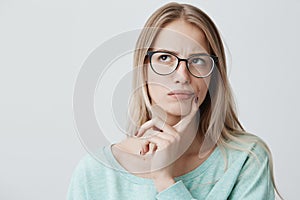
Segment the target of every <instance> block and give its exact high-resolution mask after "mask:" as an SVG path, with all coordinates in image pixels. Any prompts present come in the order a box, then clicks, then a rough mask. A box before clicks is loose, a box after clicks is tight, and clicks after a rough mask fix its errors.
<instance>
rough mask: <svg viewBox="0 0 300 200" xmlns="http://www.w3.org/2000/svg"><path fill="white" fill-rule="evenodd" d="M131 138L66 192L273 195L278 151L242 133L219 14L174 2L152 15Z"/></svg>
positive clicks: (89, 195)
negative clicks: (216, 21) (274, 155)
mask: <svg viewBox="0 0 300 200" xmlns="http://www.w3.org/2000/svg"><path fill="white" fill-rule="evenodd" d="M134 66H135V67H136V70H135V74H134V80H133V85H134V88H136V89H135V92H134V94H133V97H132V102H131V106H130V114H131V115H130V116H131V120H130V123H129V128H128V137H127V139H125V140H124V141H121V142H120V143H117V144H113V145H111V146H109V147H105V148H104V149H103V151H101V152H100V153H102V154H103V155H104V157H105V159H106V163H109V164H110V166H108V165H105V164H103V163H99V162H97V161H96V160H95V159H94V158H92V157H91V156H89V155H87V156H86V157H85V158H83V159H82V161H81V162H80V163H79V165H78V166H77V168H76V170H75V172H74V175H73V177H72V181H71V185H70V188H69V193H68V199H155V198H156V199H181V200H184V199H274V198H275V196H274V190H275V191H276V192H277V193H278V191H277V188H276V186H275V183H274V175H273V166H272V157H271V153H270V151H269V149H268V147H267V146H266V144H265V143H264V142H263V141H262V140H261V139H260V138H258V137H257V136H255V135H252V134H250V133H247V132H245V130H244V129H243V127H242V126H241V124H240V122H239V120H238V118H237V116H236V113H235V108H234V102H233V98H232V94H231V90H230V85H229V82H228V79H227V76H226V61H225V53H224V47H223V44H222V40H221V38H220V35H219V32H218V30H217V28H216V26H215V25H214V23H213V22H212V20H211V19H210V18H209V17H208V16H207V15H206V14H205V13H203V12H202V11H201V10H199V9H198V8H196V7H193V6H191V5H187V4H177V3H169V4H166V5H165V6H163V7H161V8H159V9H158V10H157V11H156V12H155V13H154V14H153V15H152V16H151V17H150V18H149V19H148V21H147V22H146V24H145V27H144V29H143V31H142V32H141V34H140V37H139V39H138V41H137V45H136V51H135V54H134Z"/></svg>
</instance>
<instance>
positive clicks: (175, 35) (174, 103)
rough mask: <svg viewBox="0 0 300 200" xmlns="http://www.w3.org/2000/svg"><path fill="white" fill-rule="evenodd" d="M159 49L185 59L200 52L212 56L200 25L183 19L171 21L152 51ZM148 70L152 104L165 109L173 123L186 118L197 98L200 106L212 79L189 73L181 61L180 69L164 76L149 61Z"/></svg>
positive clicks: (160, 34)
mask: <svg viewBox="0 0 300 200" xmlns="http://www.w3.org/2000/svg"><path fill="white" fill-rule="evenodd" d="M166 29H169V30H171V31H168V30H166ZM158 50H159V51H169V52H172V53H174V54H175V55H176V56H178V57H179V58H183V59H186V58H188V57H190V56H191V55H194V54H199V53H206V54H209V52H208V42H207V40H206V37H205V35H204V33H203V32H202V31H201V30H200V29H199V28H197V27H196V26H194V25H192V24H189V23H187V22H184V21H182V20H176V21H173V22H171V23H170V24H168V25H167V26H166V27H165V29H164V30H162V31H161V32H160V33H159V34H158V35H157V37H156V39H155V41H154V44H153V45H152V51H158ZM162 59H168V58H166V57H163V58H162ZM147 70H148V73H147V74H148V75H147V76H148V77H147V82H148V90H149V94H150V98H151V104H152V105H155V104H157V105H159V106H160V107H161V108H162V109H164V111H165V112H166V113H167V116H168V120H169V123H171V124H172V123H177V122H178V121H179V120H180V118H181V117H182V116H185V115H187V114H188V113H189V112H190V110H191V105H192V101H193V100H194V97H198V104H199V106H200V105H201V103H202V102H203V100H204V98H205V96H206V93H207V91H208V85H209V82H210V76H208V77H206V78H197V77H194V76H193V75H192V74H190V72H189V71H188V69H187V67H186V62H184V61H181V62H180V63H179V66H178V68H177V69H176V70H175V71H174V72H173V73H171V74H169V75H164V76H162V75H159V74H157V73H155V72H154V71H153V70H152V69H151V67H150V63H149V62H148V66H147Z"/></svg>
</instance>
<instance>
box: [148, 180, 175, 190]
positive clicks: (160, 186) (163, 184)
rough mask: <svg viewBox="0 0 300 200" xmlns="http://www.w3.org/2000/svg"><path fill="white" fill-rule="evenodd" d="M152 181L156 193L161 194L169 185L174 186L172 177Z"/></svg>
mask: <svg viewBox="0 0 300 200" xmlns="http://www.w3.org/2000/svg"><path fill="white" fill-rule="evenodd" d="M153 181H154V184H155V187H156V189H157V191H158V192H161V191H163V190H165V189H167V188H168V187H170V186H171V185H174V184H175V180H174V179H173V178H172V177H170V178H158V179H154V180H153Z"/></svg>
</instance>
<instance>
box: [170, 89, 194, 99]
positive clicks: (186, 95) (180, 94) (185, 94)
mask: <svg viewBox="0 0 300 200" xmlns="http://www.w3.org/2000/svg"><path fill="white" fill-rule="evenodd" d="M168 95H169V96H171V97H173V98H175V99H178V100H187V99H190V98H191V97H193V96H194V93H193V92H190V91H172V92H169V93H168Z"/></svg>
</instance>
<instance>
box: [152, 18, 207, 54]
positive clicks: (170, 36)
mask: <svg viewBox="0 0 300 200" xmlns="http://www.w3.org/2000/svg"><path fill="white" fill-rule="evenodd" d="M152 48H153V49H166V50H170V51H174V52H179V53H180V54H186V53H188V54H193V53H202V52H208V41H207V39H206V37H205V34H204V32H203V31H202V30H201V29H199V28H198V27H196V26H194V25H192V24H190V23H187V22H184V21H182V20H180V21H174V22H171V23H170V24H168V25H167V26H166V27H165V28H163V29H161V30H160V31H159V33H158V35H157V36H156V38H155V40H154V43H153V45H152Z"/></svg>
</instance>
